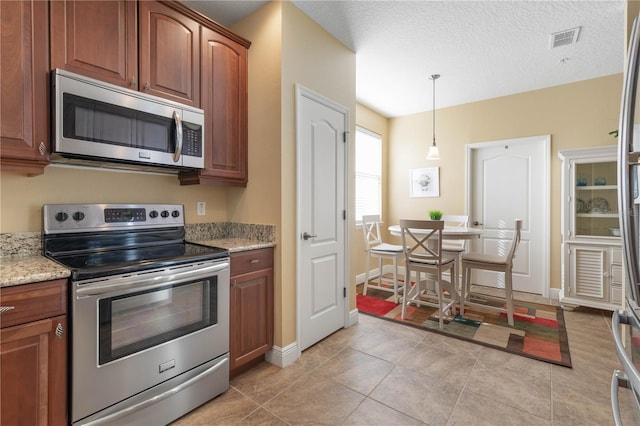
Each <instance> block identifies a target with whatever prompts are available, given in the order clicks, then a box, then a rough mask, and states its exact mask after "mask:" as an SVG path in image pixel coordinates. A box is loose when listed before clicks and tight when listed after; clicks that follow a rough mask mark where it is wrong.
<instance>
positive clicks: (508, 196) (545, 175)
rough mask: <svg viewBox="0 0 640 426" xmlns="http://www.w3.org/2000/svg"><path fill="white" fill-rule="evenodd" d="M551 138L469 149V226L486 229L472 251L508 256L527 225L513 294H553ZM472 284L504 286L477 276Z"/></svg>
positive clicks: (484, 274)
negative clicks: (517, 226) (517, 229)
mask: <svg viewBox="0 0 640 426" xmlns="http://www.w3.org/2000/svg"><path fill="white" fill-rule="evenodd" d="M550 145H551V137H550V136H549V135H543V136H534V137H527V138H518V139H508V140H501V141H493V142H484V143H475V144H469V145H467V210H468V212H469V224H470V225H471V226H474V227H480V228H482V229H483V233H482V236H481V238H480V239H479V240H476V241H473V242H472V244H471V246H470V249H471V250H472V251H484V252H487V253H494V254H503V253H504V251H505V250H508V247H509V245H510V243H511V238H512V236H513V232H512V231H511V230H513V228H514V221H515V219H522V220H523V228H522V233H521V236H522V238H521V241H520V245H519V246H518V250H517V252H516V257H515V258H514V269H513V289H514V290H517V291H524V292H528V293H534V294H539V295H542V296H544V297H548V294H549V255H548V253H549V218H550V213H549V192H550V187H549V181H550V179H549V163H550ZM472 282H473V283H477V284H482V285H487V286H492V287H500V288H503V287H504V278H503V277H502V276H501V274H498V273H495V272H490V271H474V274H473V275H472Z"/></svg>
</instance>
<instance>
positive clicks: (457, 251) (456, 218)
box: [442, 214, 469, 283]
mask: <svg viewBox="0 0 640 426" xmlns="http://www.w3.org/2000/svg"><path fill="white" fill-rule="evenodd" d="M442 221H443V222H444V226H446V227H452V228H466V227H468V226H469V216H466V215H447V214H445V215H443V216H442ZM466 250H467V240H466V239H458V240H451V239H446V238H445V239H444V240H443V241H442V252H443V253H445V254H448V255H451V256H453V257H454V258H455V263H456V264H455V268H454V273H455V274H456V276H457V277H458V282H459V283H460V282H462V280H461V279H460V274H461V272H462V270H461V269H460V262H461V257H462V255H463V254H464V252H465V251H466Z"/></svg>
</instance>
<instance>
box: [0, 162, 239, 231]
mask: <svg viewBox="0 0 640 426" xmlns="http://www.w3.org/2000/svg"><path fill="white" fill-rule="evenodd" d="M0 191H1V194H0V203H1V204H0V205H1V207H2V208H1V210H0V232H40V231H41V228H42V205H43V204H56V203H176V204H184V207H185V220H186V221H187V223H201V222H217V221H225V220H227V199H226V191H227V190H226V189H224V188H219V187H212V186H201V185H193V186H180V182H179V181H178V177H177V176H175V175H154V174H141V173H130V172H121V171H106V170H97V169H88V168H85V169H79V168H67V167H58V166H48V167H46V168H45V172H44V174H43V175H39V176H34V177H27V176H23V175H20V174H17V173H13V172H5V171H3V172H1V173H0ZM197 201H204V202H205V203H206V207H207V208H206V213H207V214H206V215H205V216H196V202H197Z"/></svg>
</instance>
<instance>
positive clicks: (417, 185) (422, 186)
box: [409, 167, 440, 198]
mask: <svg viewBox="0 0 640 426" xmlns="http://www.w3.org/2000/svg"><path fill="white" fill-rule="evenodd" d="M439 173H440V169H439V168H438V167H427V168H424V169H411V170H410V185H411V187H410V189H409V195H410V196H411V198H415V197H439V196H440V175H439Z"/></svg>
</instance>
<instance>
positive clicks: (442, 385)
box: [174, 308, 640, 426]
mask: <svg viewBox="0 0 640 426" xmlns="http://www.w3.org/2000/svg"><path fill="white" fill-rule="evenodd" d="M565 319H566V323H567V329H568V334H569V345H570V350H571V358H572V362H573V368H572V369H569V368H566V367H560V366H556V365H551V364H548V363H544V362H541V361H535V360H531V359H527V358H523V357H520V356H517V355H511V354H507V353H505V352H502V351H498V350H494V349H489V348H485V347H483V346H479V345H476V344H473V343H468V342H464V341H460V340H456V339H453V338H448V337H444V336H441V335H438V334H436V333H431V332H428V331H422V330H417V329H413V328H410V327H406V326H402V325H398V324H393V323H390V322H387V321H384V320H380V319H377V318H373V317H370V316H367V315H363V314H360V315H359V322H358V324H357V325H355V326H352V327H350V328H347V329H342V330H339V331H337V332H336V333H334V334H333V335H331V336H329V337H328V338H326V339H324V340H323V341H321V342H319V343H317V344H316V345H314V346H312V347H311V348H309V349H307V350H306V351H304V352H303V353H302V357H301V358H300V359H298V360H297V361H296V362H295V363H294V364H293V365H291V366H288V367H286V368H282V369H281V368H278V367H275V366H273V365H271V364H268V363H266V362H265V363H262V364H260V365H258V366H257V367H255V368H254V369H252V370H250V371H248V372H246V373H244V374H243V375H240V376H238V377H236V378H234V379H233V380H232V381H231V388H230V389H229V390H228V391H227V392H226V393H225V394H223V395H221V396H219V397H217V398H215V399H214V400H212V401H210V402H208V403H207V404H205V405H203V406H201V407H200V408H198V409H196V410H194V411H193V412H191V413H189V414H187V415H186V416H184V417H182V418H180V419H178V420H177V421H176V422H175V423H174V425H175V426H178V425H179V426H185V425H236V424H237V425H241V424H242V425H257V424H261V425H299V424H314V425H321V424H324V425H338V424H340V425H425V424H426V425H610V424H613V417H612V414H611V406H610V392H609V389H610V380H611V373H612V371H613V369H614V368H619V362H618V360H617V357H616V355H615V353H614V349H613V343H612V334H611V313H610V312H607V311H598V310H591V309H585V308H578V309H576V310H575V311H573V312H566V311H565ZM620 400H621V406H622V411H623V421H624V423H623V424H624V425H640V414H637V411H636V408H635V407H634V402H633V401H632V398H631V395H630V394H629V391H628V390H626V389H622V390H621V391H620Z"/></svg>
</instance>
